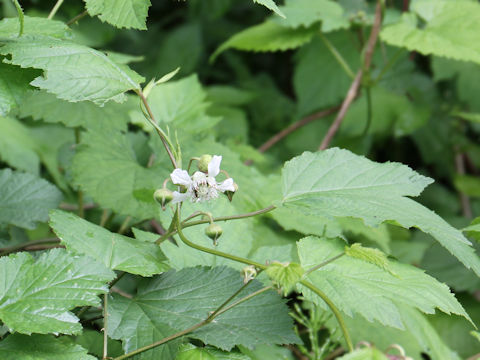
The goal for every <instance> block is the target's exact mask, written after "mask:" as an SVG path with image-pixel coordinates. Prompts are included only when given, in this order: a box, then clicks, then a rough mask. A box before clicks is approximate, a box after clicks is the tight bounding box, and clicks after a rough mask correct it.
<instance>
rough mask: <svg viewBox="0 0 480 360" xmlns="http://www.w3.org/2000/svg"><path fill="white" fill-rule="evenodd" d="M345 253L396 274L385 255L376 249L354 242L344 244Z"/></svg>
mask: <svg viewBox="0 0 480 360" xmlns="http://www.w3.org/2000/svg"><path fill="white" fill-rule="evenodd" d="M345 254H346V255H347V256H350V257H352V258H355V259H359V260H362V261H366V262H368V263H370V264H373V265H375V266H378V267H379V268H380V269H382V270H384V271H388V272H389V273H390V274H392V275H394V276H396V274H395V273H394V272H393V271H392V269H391V268H390V263H389V261H388V259H387V255H385V253H383V252H382V251H380V250H378V249H372V248H368V247H363V246H362V245H361V244H359V243H356V244H353V245H351V246H345Z"/></svg>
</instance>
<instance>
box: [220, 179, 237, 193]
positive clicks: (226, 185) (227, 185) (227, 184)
mask: <svg viewBox="0 0 480 360" xmlns="http://www.w3.org/2000/svg"><path fill="white" fill-rule="evenodd" d="M217 190H219V191H221V192H225V191H233V192H234V191H235V187H234V186H233V179H232V178H228V179H226V180H224V181H223V182H221V183H219V184H218V185H217Z"/></svg>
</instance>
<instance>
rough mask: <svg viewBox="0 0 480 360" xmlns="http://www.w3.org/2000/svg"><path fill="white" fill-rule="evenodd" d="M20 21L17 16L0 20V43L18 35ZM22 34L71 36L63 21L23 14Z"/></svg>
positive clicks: (62, 37) (63, 37) (64, 37)
mask: <svg viewBox="0 0 480 360" xmlns="http://www.w3.org/2000/svg"><path fill="white" fill-rule="evenodd" d="M19 27H20V23H19V20H18V18H4V19H2V20H1V21H0V34H1V37H0V43H1V42H4V41H5V40H6V39H7V38H9V39H13V38H17V37H18V30H19ZM23 35H45V36H51V37H55V38H59V39H66V38H71V37H72V34H71V31H70V29H69V28H68V26H67V25H65V23H63V22H61V21H57V20H50V19H46V18H44V17H31V16H24V26H23Z"/></svg>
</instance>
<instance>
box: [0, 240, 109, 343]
mask: <svg viewBox="0 0 480 360" xmlns="http://www.w3.org/2000/svg"><path fill="white" fill-rule="evenodd" d="M0 268H1V272H2V274H6V276H5V277H4V278H3V279H2V284H1V286H0V288H2V292H1V293H0V319H1V320H2V321H3V323H4V324H5V325H6V326H8V328H9V329H11V331H16V332H19V333H23V334H31V333H32V332H35V333H40V334H48V333H62V334H75V333H79V332H81V330H82V327H81V325H80V324H79V323H78V318H77V317H76V316H75V315H73V314H72V313H71V312H69V311H68V310H71V309H73V308H74V307H77V306H85V305H89V306H98V305H100V300H99V298H98V297H97V295H98V294H100V293H104V292H106V291H107V287H106V283H107V282H108V281H110V280H112V279H113V278H114V274H113V272H112V271H111V270H108V269H107V268H105V266H103V265H101V264H98V263H96V262H94V261H93V260H92V259H91V258H88V257H80V256H71V255H70V254H68V253H67V252H65V251H64V250H60V249H54V250H50V251H48V252H45V253H43V254H42V255H41V256H40V257H39V258H38V259H36V260H35V259H34V258H33V257H32V256H30V255H29V254H27V253H20V254H18V255H17V254H15V255H10V256H9V257H4V258H2V259H0Z"/></svg>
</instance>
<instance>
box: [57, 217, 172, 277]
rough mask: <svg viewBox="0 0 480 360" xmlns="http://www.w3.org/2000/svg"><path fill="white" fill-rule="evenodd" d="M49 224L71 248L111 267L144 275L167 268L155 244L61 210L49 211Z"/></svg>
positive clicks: (156, 272)
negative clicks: (113, 230) (117, 232)
mask: <svg viewBox="0 0 480 360" xmlns="http://www.w3.org/2000/svg"><path fill="white" fill-rule="evenodd" d="M49 224H50V226H51V228H52V229H53V231H54V232H55V233H56V234H57V236H58V237H59V238H60V240H62V244H64V245H65V246H66V248H67V249H68V250H69V251H73V252H75V253H79V254H85V255H88V256H90V257H92V258H94V259H95V260H97V261H98V262H100V263H102V264H104V265H105V266H106V267H107V268H109V269H112V270H122V271H126V272H128V273H131V274H137V275H141V276H152V275H154V274H158V273H161V272H163V271H165V270H167V269H168V266H167V265H166V264H165V263H164V261H165V260H166V258H165V256H164V255H163V254H162V251H161V250H160V247H159V246H158V245H156V244H152V243H149V242H144V241H140V240H135V239H132V238H129V237H126V236H123V235H119V234H115V233H112V232H110V231H108V230H107V229H104V228H103V227H100V226H97V225H95V224H92V223H90V222H88V221H86V220H83V219H82V218H80V217H78V216H76V215H74V214H72V213H68V212H65V211H61V210H54V211H52V212H50V222H49Z"/></svg>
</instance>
